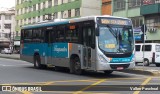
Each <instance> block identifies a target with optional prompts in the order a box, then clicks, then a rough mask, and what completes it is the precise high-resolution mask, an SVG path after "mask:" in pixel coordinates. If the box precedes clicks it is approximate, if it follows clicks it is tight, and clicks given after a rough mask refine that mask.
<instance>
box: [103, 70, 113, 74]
mask: <svg viewBox="0 0 160 94" xmlns="http://www.w3.org/2000/svg"><path fill="white" fill-rule="evenodd" d="M112 72H113V71H110V70H106V71H104V73H105V74H107V75H110V74H111V73H112Z"/></svg>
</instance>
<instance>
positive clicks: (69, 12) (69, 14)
mask: <svg viewBox="0 0 160 94" xmlns="http://www.w3.org/2000/svg"><path fill="white" fill-rule="evenodd" d="M70 17H71V10H68V18H70Z"/></svg>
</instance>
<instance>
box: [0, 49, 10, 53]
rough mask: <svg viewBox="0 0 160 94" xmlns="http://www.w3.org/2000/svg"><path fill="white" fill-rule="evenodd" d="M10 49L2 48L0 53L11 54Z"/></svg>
mask: <svg viewBox="0 0 160 94" xmlns="http://www.w3.org/2000/svg"><path fill="white" fill-rule="evenodd" d="M11 53H12V50H11V49H10V48H4V50H2V51H1V54H11Z"/></svg>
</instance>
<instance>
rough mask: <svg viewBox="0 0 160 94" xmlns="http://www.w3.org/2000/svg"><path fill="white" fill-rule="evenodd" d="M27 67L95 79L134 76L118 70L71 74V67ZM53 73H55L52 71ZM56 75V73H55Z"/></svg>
mask: <svg viewBox="0 0 160 94" xmlns="http://www.w3.org/2000/svg"><path fill="white" fill-rule="evenodd" d="M25 68H28V69H32V70H33V71H34V70H40V71H41V70H42V71H45V72H56V74H57V73H59V74H60V75H62V74H64V75H66V74H67V75H68V76H81V77H91V78H95V79H105V78H132V77H133V76H131V75H128V74H127V75H126V74H123V73H121V72H117V71H114V72H113V73H112V74H109V75H107V74H104V73H103V72H93V71H84V72H83V74H81V75H76V74H71V73H69V69H67V68H60V69H55V68H46V69H35V68H34V67H31V66H29V67H25ZM52 74H53V73H52ZM53 75H54V74H53Z"/></svg>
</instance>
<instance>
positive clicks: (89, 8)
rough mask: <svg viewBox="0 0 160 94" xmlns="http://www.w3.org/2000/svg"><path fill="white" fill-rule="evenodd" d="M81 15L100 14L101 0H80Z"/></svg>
mask: <svg viewBox="0 0 160 94" xmlns="http://www.w3.org/2000/svg"><path fill="white" fill-rule="evenodd" d="M80 14H81V16H91V15H101V0H82V7H81V9H80Z"/></svg>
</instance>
